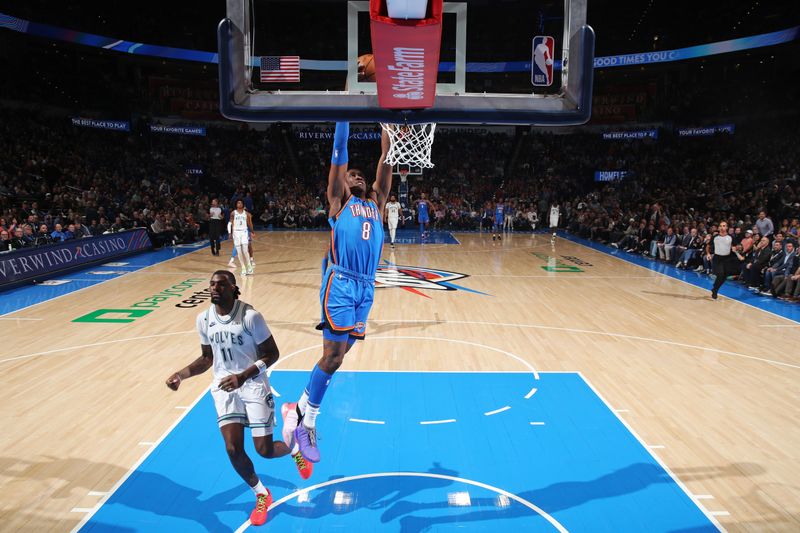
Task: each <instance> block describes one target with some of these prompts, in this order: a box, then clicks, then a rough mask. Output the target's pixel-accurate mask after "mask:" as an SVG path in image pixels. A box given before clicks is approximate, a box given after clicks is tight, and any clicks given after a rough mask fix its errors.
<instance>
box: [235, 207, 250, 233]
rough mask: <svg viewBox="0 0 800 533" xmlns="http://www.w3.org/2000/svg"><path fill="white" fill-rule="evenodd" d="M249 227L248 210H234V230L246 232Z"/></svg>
mask: <svg viewBox="0 0 800 533" xmlns="http://www.w3.org/2000/svg"><path fill="white" fill-rule="evenodd" d="M247 230H248V228H247V211H242V212H241V213H240V212H239V211H234V212H233V231H240V232H246V231H247Z"/></svg>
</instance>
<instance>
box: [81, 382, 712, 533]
mask: <svg viewBox="0 0 800 533" xmlns="http://www.w3.org/2000/svg"><path fill="white" fill-rule="evenodd" d="M196 379H204V378H203V377H200V378H196ZM307 379H308V373H307V372H299V371H276V372H275V373H273V374H272V381H273V383H274V384H275V386H276V387H278V388H279V389H280V390H281V391H282V392H283V394H284V396H283V397H284V398H292V399H294V398H296V397H299V395H300V392H301V391H302V389H303V386H304V385H305V383H306V380H307ZM530 381H531V376H530V374H528V373H402V372H400V373H392V372H339V373H337V374H336V376H335V377H334V379H333V383H332V384H331V388H330V389H329V390H328V394H327V397H326V400H325V404H324V405H323V412H322V413H321V414H320V417H319V419H318V422H317V426H318V428H319V432H320V437H321V440H320V448H321V453H322V462H320V463H318V464H317V465H315V471H314V475H313V476H312V477H311V479H309V480H307V481H303V480H302V479H301V478H300V476H299V474H298V473H297V471H296V469H295V467H294V464H293V462H292V461H291V460H290V459H288V458H280V459H273V460H267V459H263V458H260V457H258V456H257V455H256V454H255V452H254V450H253V447H252V443H251V439H250V438H249V435H248V436H247V439H246V440H247V442H248V444H247V447H248V453H249V454H250V456H251V458H253V460H254V463H255V465H256V471H257V472H258V473H259V475H260V476H261V480H262V481H263V482H264V484H265V485H266V486H267V487H269V488H270V490H271V491H272V493H273V497H274V499H275V500H276V501H278V500H279V499H280V498H283V497H285V496H291V497H290V498H288V499H287V500H286V501H284V502H283V503H281V504H279V505H277V506H275V507H274V508H273V509H272V510H271V511H270V515H269V519H268V522H267V524H266V526H265V527H266V528H269V530H270V531H281V532H287V531H325V532H327V531H347V532H355V531H402V532H408V533H410V532H422V531H451V530H455V529H459V530H463V531H485V532H496V531H525V532H528V531H555V530H557V529H556V524H560V526H561V527H563V528H565V529H566V530H570V531H608V532H615V533H619V532H642V531H653V532H662V531H663V532H666V531H693V532H700V531H716V528H715V526H714V524H713V523H712V522H711V521H710V519H709V518H708V517H706V516H705V515H704V513H703V512H702V511H701V510H700V509H699V507H698V506H697V505H696V504H695V503H694V502H693V501H692V500H691V499H690V498H689V497H688V496H687V495H686V493H685V492H684V491H683V490H682V489H681V488H680V487H679V486H678V484H676V483H675V481H674V480H673V479H672V478H671V477H670V476H669V475H668V473H667V472H666V471H665V470H664V469H663V468H662V467H661V466H660V465H659V463H658V462H657V461H656V460H655V459H654V458H653V456H652V455H651V454H650V453H649V452H648V450H647V449H645V447H644V446H643V445H642V444H641V443H639V441H638V440H636V438H634V436H632V435H631V434H630V432H629V431H628V430H627V428H626V427H625V425H624V424H623V423H622V422H621V421H620V420H619V419H618V418H617V417H616V415H615V414H614V413H612V412H611V411H610V410H609V408H608V406H606V405H605V403H603V401H602V400H601V399H600V398H598V396H597V395H596V394H595V393H594V392H593V391H592V389H591V388H590V387H589V386H588V385H587V383H586V382H585V381H584V380H583V378H582V377H581V376H580V375H578V374H574V373H553V374H548V373H542V374H541V376H540V380H539V381H538V382H537V388H538V392H537V393H536V395H535V396H533V397H532V398H531V399H529V400H525V399H523V396H524V394H525V393H526V391H528V390H529V389H530ZM505 405H508V406H510V407H511V409H508V410H506V411H503V412H501V413H497V414H495V415H493V416H485V415H484V413H485V412H487V411H491V410H495V409H498V408H500V407H503V406H505ZM276 409H279V406H276ZM349 418H359V419H364V420H381V421H384V422H385V424H382V425H378V424H363V423H355V422H349ZM449 418H453V419H456V422H453V423H449V424H438V425H422V424H420V421H423V420H441V419H449ZM534 421H535V422H544V423H545V424H544V425H541V426H532V425H531V424H530V422H534ZM136 438H137V437H136V436H135V435H131V439H132V441H134V442H135V441H136ZM399 474H405V475H399ZM722 474H723V472H722V468H721V467H719V468H717V467H707V468H704V469H703V468H701V469H699V470H698V471H696V472H693V476H694V477H695V479H698V478H703V477H708V478H712V477H715V476H718V475H722ZM373 476H374V477H373ZM343 478H344V479H343ZM319 484H325V485H324V486H321V487H318V488H312V487H315V486H316V485H319ZM302 488H311V489H310V490H308V491H306V492H305V493H304V494H301V495H299V497H298V494H296V491H297V490H299V489H302ZM504 491H507V492H504ZM508 494H511V495H514V496H515V497H514V498H509V497H508ZM253 502H254V498H253V495H252V492H251V491H250V489H249V488H248V487H247V486H246V485H245V484H244V483H243V482H242V481H241V480H240V479H239V478H238V476H237V475H236V474H235V472H234V471H233V468H232V467H231V466H230V464H229V462H228V459H227V456H226V454H225V451H224V447H223V443H222V438H221V436H220V435H219V430H218V429H217V425H216V415H215V412H214V407H213V403H212V401H211V398H210V396H209V395H208V394H206V395H205V396H204V397H203V398H202V400H201V401H200V402H199V403H198V404H197V406H196V407H195V408H194V409H193V410H192V411H191V412H189V413H188V414H187V416H186V417H185V418H184V419H183V420H182V421H181V423H180V424H178V426H177V427H176V428H175V429H174V430H173V431H172V432H171V433H170V434H169V435H168V436H167V437H166V438H165V439H164V440H163V441H162V442H161V444H160V445H159V446H158V447H157V448H156V449H155V450H154V451H153V452H152V453H151V454H150V456H149V457H148V458H147V459H146V460H145V461H144V462H143V463H142V464H141V465H140V467H139V468H138V469H137V470H136V471H135V472H133V473H132V475H131V476H130V477H129V478H128V479H127V480H126V481H125V482H124V483H123V484H122V485H121V486H120V488H119V489H118V490H117V491H116V492H115V493H114V494H112V495H111V496H110V498H109V499H108V500H107V501H106V502H105V503H104V505H102V506H101V507H100V509H99V510H98V511H97V512H96V513H95V514H94V515H93V516H92V517H91V518H90V519H89V521H88V523H87V524H86V525H85V527H84V528H83V530H84V531H93V532H94V531H123V530H124V531H165V532H166V531H182V532H190V531H233V530H236V529H237V528H238V527H239V526H241V525H242V524H243V523H244V522H245V521H246V520H247V518H248V516H249V513H250V511H251V509H252V505H253ZM537 509H539V510H541V512H542V513H543V514H542V513H540V512H538V511H537ZM548 517H549V519H548Z"/></svg>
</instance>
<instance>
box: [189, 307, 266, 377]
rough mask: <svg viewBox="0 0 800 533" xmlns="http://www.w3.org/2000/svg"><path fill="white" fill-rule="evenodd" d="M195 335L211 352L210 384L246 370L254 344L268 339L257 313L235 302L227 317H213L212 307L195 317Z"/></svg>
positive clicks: (255, 355)
mask: <svg viewBox="0 0 800 533" xmlns="http://www.w3.org/2000/svg"><path fill="white" fill-rule="evenodd" d="M197 332H198V333H199V334H200V343H201V344H204V345H210V346H211V350H212V351H213V353H214V365H213V369H214V383H217V382H219V380H221V379H222V378H224V377H225V376H229V375H231V374H238V373H240V372H243V371H244V370H246V369H247V368H249V367H250V366H251V365H252V364H253V363H255V362H256V359H257V358H258V345H259V344H261V343H262V342H264V341H265V340H267V339H269V338H270V337H271V336H272V333H271V332H270V331H269V327H268V326H267V323H266V321H264V317H263V316H261V313H259V312H258V311H256V310H255V309H253V307H252V306H250V305H249V304H246V303H244V302H242V301H239V300H236V303H234V305H233V309H232V310H231V314H230V315H227V316H219V315H217V311H216V306H214V305H212V306H211V307H209V308H208V309H207V310H206V311H203V312H202V313H200V314H199V315H197ZM264 378H265V379H266V375H264Z"/></svg>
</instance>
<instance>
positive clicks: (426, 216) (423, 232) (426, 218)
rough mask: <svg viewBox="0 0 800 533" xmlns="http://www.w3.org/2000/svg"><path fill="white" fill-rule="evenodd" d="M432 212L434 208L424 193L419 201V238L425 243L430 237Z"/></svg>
mask: <svg viewBox="0 0 800 533" xmlns="http://www.w3.org/2000/svg"><path fill="white" fill-rule="evenodd" d="M431 211H433V206H432V205H431V203H430V202H429V201H428V198H427V197H426V195H425V193H422V195H421V198H420V199H419V200H417V221H418V222H419V238H420V240H422V241H423V242H424V241H425V239H426V238H427V236H428V224H429V223H430V221H431V216H430V213H431Z"/></svg>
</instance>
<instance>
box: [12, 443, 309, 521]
mask: <svg viewBox="0 0 800 533" xmlns="http://www.w3.org/2000/svg"><path fill="white" fill-rule="evenodd" d="M68 472H72V473H75V472H98V473H99V474H100V475H101V476H102V478H103V479H121V478H122V477H123V476H124V475H125V474H126V471H125V469H123V468H120V467H118V466H115V465H111V464H107V463H97V462H93V461H88V460H86V459H81V458H73V457H68V458H63V459H60V458H55V457H48V458H47V459H46V460H44V461H24V460H19V459H14V458H10V457H0V474H2V475H3V476H8V477H16V478H20V479H30V480H37V481H39V482H41V483H42V484H46V483H48V481H49V480H52V479H61V480H64V481H67V482H68V483H67V484H66V485H64V484H61V485H59V490H58V491H54V492H53V494H52V495H50V497H51V498H74V497H75V493H76V492H80V493H83V494H85V493H86V492H85V491H87V490H96V489H97V487H96V486H95V483H93V482H92V481H90V480H89V479H87V481H86V482H83V483H80V482H75V481H73V480H72V479H69V478H67V477H66V476H65V474H66V473H68ZM259 477H260V478H261V481H262V482H263V483H264V484H265V485H266V486H268V487H281V488H284V489H286V490H288V491H290V492H293V491H295V490H297V488H298V487H297V486H296V485H294V484H292V483H289V482H287V481H285V480H282V479H278V478H273V477H270V476H265V475H263V474H259ZM202 494H203V493H202V492H201V491H199V490H196V489H193V488H189V487H186V486H184V485H181V484H180V483H176V482H175V481H173V480H172V479H170V478H168V477H165V476H163V475H161V474H156V473H152V472H147V471H142V470H137V471H136V472H134V473H133V474H132V475H131V477H130V478H128V480H127V481H126V483H124V484H123V485H122V486H121V487H120V489H119V490H118V491H117V492H116V494H115V495H112V496H111V498H110V499H109V500H108V502H107V503H106V504H105V505H111V506H120V507H128V508H131V509H137V510H140V511H145V512H148V513H153V514H155V515H159V516H171V517H176V518H181V519H185V520H188V521H191V522H195V523H197V524H199V525H200V526H202V528H203V530H205V531H230V530H231V524H225V523H223V522H222V521H221V520H220V518H219V517H218V516H217V513H220V512H230V511H234V512H237V513H239V514H240V515H241V522H244V521H245V520H246V519H247V517H248V516H249V515H250V511H252V509H253V502H254V501H255V499H254V498H253V497H252V493H251V492H250V491H249V490H248V488H247V487H246V486H245V485H244V483H243V482H241V481H238V478H237V482H236V483H235V484H234V486H233V487H232V488H230V489H229V490H226V491H223V492H221V493H217V494H214V495H213V496H211V497H209V498H207V499H203V498H202V497H201V495H202ZM243 496H244V499H243ZM237 499H239V500H242V499H243V501H241V502H236V501H235V500H237ZM12 512H13V511H12ZM20 512H21V514H25V511H24V510H22V509H20ZM120 512H121V513H124V511H120ZM101 519H102V518H101ZM36 521H37V523H40V522H39V518H37V519H36ZM241 522H240V523H241ZM92 523H93V524H97V525H102V526H103V531H114V532H117V533H123V532H128V531H135V528H134V529H131V528H129V527H124V526H120V525H109V524H107V523H103V522H100V521H96V522H95V521H93V522H92ZM238 525H239V524H237V527H238ZM0 529H2V528H0ZM53 529H58V528H53ZM62 529H63V527H62ZM40 530H41V531H44V530H49V529H48V528H46V527H42V528H40Z"/></svg>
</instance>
